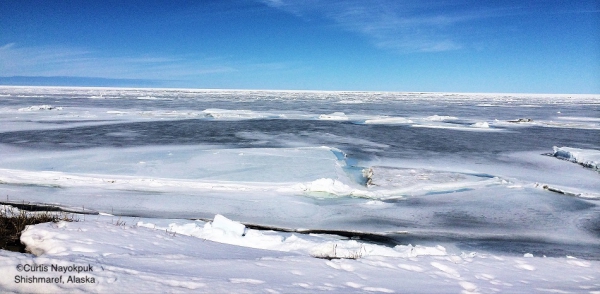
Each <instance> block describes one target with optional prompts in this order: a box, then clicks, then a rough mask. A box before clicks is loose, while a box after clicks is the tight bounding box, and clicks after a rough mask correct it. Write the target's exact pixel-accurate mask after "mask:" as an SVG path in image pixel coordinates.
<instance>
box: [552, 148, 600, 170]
mask: <svg viewBox="0 0 600 294" xmlns="http://www.w3.org/2000/svg"><path fill="white" fill-rule="evenodd" d="M553 149H554V153H553V154H552V156H554V157H556V158H560V159H564V160H568V161H571V162H575V163H579V164H581V165H583V166H584V167H587V168H591V169H592V170H596V171H600V150H593V149H579V148H571V147H556V146H554V147H553Z"/></svg>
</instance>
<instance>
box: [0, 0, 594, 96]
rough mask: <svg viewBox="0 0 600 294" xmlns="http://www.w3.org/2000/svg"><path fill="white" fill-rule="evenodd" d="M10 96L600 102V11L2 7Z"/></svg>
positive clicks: (218, 3)
mask: <svg viewBox="0 0 600 294" xmlns="http://www.w3.org/2000/svg"><path fill="white" fill-rule="evenodd" d="M0 83H3V84H27V83H29V84H48V85H88V86H96V85H100V86H111V85H113V86H141V87H186V88H229V89H290V90H365V91H436V92H444V91H447V92H524V93H600V1H598V0H572V1H564V0H556V1H553V0H548V1H541V0H540V1H511V0H505V1H478V0H461V1H435V0H420V1H416V0H406V1H399V0H398V1H392V0H368V1H367V0H362V1H357V0H348V1H336V0H305V1H301V0H205V1H202V0H199V1H152V0H150V1H136V0H130V1H113V0H103V1H93V0H90V1H48V0H46V1H28V0H20V1H2V2H0Z"/></svg>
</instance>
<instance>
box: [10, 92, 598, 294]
mask: <svg viewBox="0 0 600 294" xmlns="http://www.w3.org/2000/svg"><path fill="white" fill-rule="evenodd" d="M0 96H1V98H2V99H0V124H1V126H0V154H2V156H1V157H0V192H1V193H2V195H1V196H2V199H0V200H1V202H3V203H4V204H5V205H9V204H11V203H12V204H13V205H17V204H19V203H21V204H23V203H33V204H40V205H42V204H43V205H52V206H55V207H59V208H61V209H63V210H67V211H70V212H81V213H85V214H76V218H77V219H78V220H79V221H77V222H60V223H47V224H39V225H35V226H31V227H29V228H28V229H27V230H26V231H25V232H24V233H23V235H22V236H21V241H22V243H23V244H25V245H26V246H27V248H28V250H29V252H30V253H17V252H9V251H0V261H1V262H0V272H2V273H6V274H3V275H2V278H0V288H1V289H3V290H5V291H10V292H28V293H29V292H60V291H83V292H101V293H108V292H115V291H117V292H219V293H225V292H232V291H234V292H252V293H255V292H258V293H263V292H267V293H298V292H334V293H346V292H384V293H419V292H420V293H432V292H443V293H447V292H454V293H456V292H473V293H476V292H480V293H492V292H500V293H504V292H521V293H525V292H527V293H531V292H583V293H598V292H599V291H600V282H599V281H600V275H599V274H598V273H599V272H600V208H598V203H599V202H598V201H600V174H599V173H598V165H597V162H598V152H599V151H598V150H600V141H599V140H598V138H600V120H598V118H597V113H598V110H599V107H600V96H598V95H542V94H535V95H534V94H454V93H385V92H382V93H375V92H316V91H312V92H311V91H305V92H299V91H250V90H248V91H246V90H239V91H228V90H191V89H189V90H187V89H120V88H59V87H0ZM560 159H565V160H560ZM5 207H7V206H3V208H5ZM369 236H370V237H369ZM26 265H27V267H26V268H27V269H28V270H25V268H23V267H24V266H26ZM38 265H42V266H41V267H39V266H38ZM44 266H47V268H48V269H47V270H44V269H45V267H44ZM53 266H54V267H53ZM59 266H60V267H61V269H62V268H63V267H69V266H72V267H71V269H77V268H80V269H83V268H86V266H88V267H87V269H90V267H91V268H93V270H88V271H80V272H72V271H69V270H68V269H67V270H65V271H64V272H60V271H58V267H59ZM19 268H21V270H19ZM54 268H56V269H57V270H56V271H55V270H53V269H54ZM32 269H34V270H32ZM61 276H62V281H60V277H61ZM21 277H22V278H21ZM33 277H38V278H39V277H42V278H44V279H45V278H48V280H43V281H41V280H39V281H38V282H33V281H34V279H33ZM55 278H58V279H59V282H58V283H57V282H56V281H55V280H53V279H55ZM92 280H93V282H92ZM40 281H41V282H40ZM77 281H78V282H77ZM63 282H64V283H63Z"/></svg>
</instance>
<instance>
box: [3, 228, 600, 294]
mask: <svg viewBox="0 0 600 294" xmlns="http://www.w3.org/2000/svg"><path fill="white" fill-rule="evenodd" d="M155 221H157V222H164V221H167V220H159V219H156V220H155ZM179 222H180V223H179V225H178V226H171V228H176V229H177V230H181V231H183V230H184V228H186V229H188V230H190V227H191V226H190V225H189V223H182V222H181V221H179ZM190 223H191V222H190ZM197 223H199V222H197ZM192 224H193V223H192ZM198 228H199V229H198ZM201 229H202V228H201V226H200V227H199V226H196V229H195V230H201ZM250 233H253V231H252V230H250V231H249V232H248V234H247V235H246V236H244V237H242V236H236V237H235V238H238V239H245V238H249V237H250V236H251V235H250ZM263 233H264V234H267V232H263ZM23 234H24V237H23V238H22V241H23V242H24V243H25V244H26V245H27V247H28V248H30V249H31V250H32V251H33V252H35V253H36V254H37V256H36V255H30V254H21V253H14V252H8V251H0V272H2V273H3V275H0V289H2V290H3V291H6V292H27V293H47V292H101V293H114V292H127V293H171V292H189V293H198V292H211V293H215V292H218V293H226V292H232V291H234V292H252V293H258V292H269V293H275V292H279V293H297V292H311V293H317V292H324V293H325V292H327V293H331V292H336V293H365V292H373V291H375V292H384V293H394V292H401V293H406V292H410V293H431V291H432V289H443V290H442V292H452V293H458V292H461V291H463V292H482V293H492V292H507V293H508V292H523V293H531V292H564V291H571V290H573V289H586V290H589V291H595V290H597V289H599V288H598V285H597V282H596V281H598V280H599V279H600V275H599V273H600V271H599V270H598V269H599V268H600V262H598V261H589V260H582V259H577V258H574V257H563V258H543V257H531V256H530V255H527V257H524V255H523V254H521V255H520V256H519V255H514V256H502V255H491V254H486V253H478V252H477V253H476V252H470V253H458V254H449V253H447V252H446V250H445V248H443V247H437V246H435V247H424V246H418V245H417V246H409V245H407V246H402V247H400V248H393V249H392V248H387V249H388V250H390V251H388V252H396V256H387V255H377V254H369V251H368V249H367V250H365V249H364V248H365V247H362V248H363V249H361V247H360V246H359V247H354V248H358V249H359V250H360V251H358V253H357V252H356V251H349V252H350V253H353V254H355V255H354V256H355V257H357V258H358V259H333V260H327V259H320V258H314V257H312V256H310V255H307V254H306V253H305V251H302V250H298V251H293V250H296V249H293V248H292V246H291V245H292V244H293V245H295V246H297V248H304V244H312V245H315V244H317V245H318V244H320V246H321V247H319V248H315V249H314V252H313V253H315V254H318V253H319V252H320V253H321V254H330V253H332V251H337V252H339V251H343V250H345V249H344V248H350V244H352V242H356V241H354V240H344V241H342V240H337V241H336V240H329V242H331V243H327V242H323V241H325V239H324V238H327V237H325V236H321V237H319V236H305V235H303V236H299V235H291V236H290V235H285V233H282V234H283V235H281V236H279V237H280V240H283V241H281V242H279V243H280V244H285V243H286V242H287V244H288V245H287V246H289V248H290V251H288V252H283V251H279V250H261V249H255V248H248V247H243V246H232V245H227V244H221V243H216V242H212V241H210V240H203V239H200V238H197V237H192V236H187V235H185V234H180V233H178V232H177V231H173V230H170V229H169V228H167V229H164V228H163V227H160V226H158V225H152V224H138V225H136V224H135V222H132V219H123V220H120V221H117V222H115V221H114V220H111V219H110V218H109V217H100V219H99V220H87V221H80V222H72V223H66V222H63V223H58V224H52V223H46V224H38V225H35V226H30V227H28V229H27V230H26V231H25V232H24V233H23ZM271 234H273V235H274V236H275V235H277V234H278V233H271ZM230 237H232V236H230ZM232 238H233V237H232ZM319 238H322V239H321V241H319ZM256 240H258V239H256ZM343 242H346V243H347V244H349V245H348V246H346V247H344V246H345V245H340V244H342V243H343ZM356 243H358V242H356ZM335 244H338V245H337V246H335ZM358 245H360V244H358ZM281 246H284V245H281ZM364 246H371V245H368V244H367V245H364ZM319 250H320V251H319ZM296 252H300V253H296ZM25 265H27V266H33V265H41V266H42V268H43V266H47V267H48V271H36V272H32V271H23V270H21V271H19V270H18V269H23V268H24V266H25ZM53 265H54V266H60V267H63V268H68V267H73V268H76V267H80V268H81V269H85V271H83V270H82V271H80V272H67V273H62V272H57V271H53V270H51V267H52V266H53ZM557 272H560V275H557V274H556V273H557ZM33 276H36V277H46V278H56V279H61V276H62V280H63V283H60V282H58V283H26V282H24V283H16V282H15V281H16V279H21V277H23V278H24V279H26V278H28V277H33ZM390 277H394V278H393V279H390ZM75 278H77V279H80V280H84V281H87V282H86V283H73V282H67V281H72V280H73V279H75Z"/></svg>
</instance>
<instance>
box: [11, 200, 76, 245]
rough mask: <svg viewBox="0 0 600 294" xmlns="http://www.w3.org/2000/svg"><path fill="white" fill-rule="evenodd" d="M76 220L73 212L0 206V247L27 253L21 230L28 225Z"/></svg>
mask: <svg viewBox="0 0 600 294" xmlns="http://www.w3.org/2000/svg"><path fill="white" fill-rule="evenodd" d="M59 221H76V219H75V218H74V215H73V214H67V213H64V212H62V213H57V212H49V211H41V212H30V211H26V210H17V209H15V208H14V207H12V206H4V207H2V208H0V249H3V250H10V251H15V252H22V253H25V245H23V244H21V240H20V238H21V232H23V230H25V228H26V227H27V226H28V225H35V224H40V223H47V222H59Z"/></svg>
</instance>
